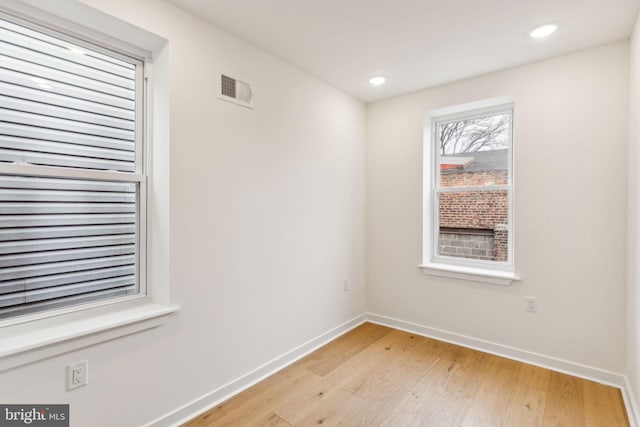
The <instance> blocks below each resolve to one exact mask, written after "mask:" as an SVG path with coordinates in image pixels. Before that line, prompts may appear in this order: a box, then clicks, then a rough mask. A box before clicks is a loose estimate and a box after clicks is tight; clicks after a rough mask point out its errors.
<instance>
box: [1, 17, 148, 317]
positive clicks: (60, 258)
mask: <svg viewBox="0 0 640 427" xmlns="http://www.w3.org/2000/svg"><path fill="white" fill-rule="evenodd" d="M143 66H144V63H143V62H142V61H141V60H138V59H136V58H131V57H128V56H126V55H124V54H122V53H119V52H115V51H110V50H107V49H105V48H103V47H101V46H93V45H91V44H88V43H86V42H83V41H80V40H74V39H73V38H70V37H67V36H65V35H62V34H57V33H56V32H52V31H50V30H47V29H42V28H38V27H34V26H33V25H31V24H25V23H23V22H21V21H18V20H16V19H13V18H9V17H7V16H5V17H2V16H0V319H7V318H13V317H17V316H22V315H26V314H31V313H36V312H42V311H45V310H53V309H60V308H67V307H70V306H75V305H79V304H84V303H88V302H96V301H99V300H106V299H112V298H120V297H126V296H131V295H137V294H141V293H145V280H144V279H145V240H146V239H145V224H146V221H145V215H146V206H145V203H146V177H145V171H144V169H143V166H144V165H143V135H142V134H143V132H142V129H143V127H142V121H143V120H142V117H143V111H142V109H143Z"/></svg>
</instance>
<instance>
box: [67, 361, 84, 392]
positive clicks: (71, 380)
mask: <svg viewBox="0 0 640 427" xmlns="http://www.w3.org/2000/svg"><path fill="white" fill-rule="evenodd" d="M88 383H89V361H88V360H81V361H79V362H75V363H71V364H70V365H67V390H73V389H76V388H78V387H81V386H83V385H87V384H88Z"/></svg>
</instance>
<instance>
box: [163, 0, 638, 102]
mask: <svg viewBox="0 0 640 427" xmlns="http://www.w3.org/2000/svg"><path fill="white" fill-rule="evenodd" d="M171 1H172V2H173V3H174V4H176V5H178V6H180V7H182V8H183V9H185V10H188V11H190V12H192V13H194V14H196V15H199V16H201V17H203V18H204V19H206V20H208V21H209V22H211V23H213V24H215V25H216V26H218V27H220V28H223V29H225V30H227V31H228V32H230V33H232V34H235V35H237V36H239V37H240V38H243V39H245V40H247V41H249V42H250V43H252V44H254V45H256V46H259V47H261V48H263V49H264V50H266V51H269V52H271V53H272V54H274V55H276V56H278V57H280V58H282V59H284V60H285V61H287V62H289V63H291V64H293V65H295V66H297V67H299V68H300V69H302V70H304V71H306V72H308V73H309V74H311V75H313V76H315V77H317V78H319V79H321V80H323V81H325V82H327V83H329V84H331V85H332V86H334V87H337V88H339V89H341V90H343V91H344V92H346V93H348V94H350V95H352V96H354V97H356V98H358V99H360V100H362V101H364V102H371V101H375V100H379V99H382V98H387V97H391V96H395V95H399V94H403V93H407V92H412V91H415V90H418V89H423V88H426V87H430V86H435V85H439V84H443V83H447V82H451V81H455V80H460V79H464V78H467V77H470V76H474V75H478V74H481V73H486V72H490V71H495V70H498V69H502V68H506V67H510V66H513V65H517V64H522V63H526V62H530V61H535V60H539V59H542V58H547V57H551V56H555V55H559V54H562V53H566V52H570V51H574V50H579V49H584V48H588V47H592V46H597V45H601V44H605V43H609V42H612V41H616V40H623V39H628V38H629V35H630V33H631V31H632V28H633V25H634V22H635V20H636V16H637V14H638V10H639V9H640V0H171ZM547 22H554V23H557V24H559V25H560V28H559V30H558V31H557V32H556V33H555V34H553V35H551V36H550V37H548V38H546V39H537V40H535V39H531V38H530V37H529V36H528V32H529V31H530V30H531V29H533V28H534V27H535V26H537V25H539V24H543V23H547ZM376 75H383V76H385V77H387V79H388V80H387V83H385V84H383V85H381V86H378V87H373V86H371V85H370V84H369V83H368V79H369V78H370V77H372V76H376Z"/></svg>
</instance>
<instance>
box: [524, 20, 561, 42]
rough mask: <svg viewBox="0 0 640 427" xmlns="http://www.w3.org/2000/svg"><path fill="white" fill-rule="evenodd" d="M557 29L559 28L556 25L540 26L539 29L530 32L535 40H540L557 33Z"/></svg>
mask: <svg viewBox="0 0 640 427" xmlns="http://www.w3.org/2000/svg"><path fill="white" fill-rule="evenodd" d="M557 29H558V26H557V25H556V24H545V25H540V26H539V27H536V28H534V29H533V30H531V31H529V36H530V37H531V38H534V39H540V38H542V37H547V36H549V35H551V34H553V33H555V32H556V30H557Z"/></svg>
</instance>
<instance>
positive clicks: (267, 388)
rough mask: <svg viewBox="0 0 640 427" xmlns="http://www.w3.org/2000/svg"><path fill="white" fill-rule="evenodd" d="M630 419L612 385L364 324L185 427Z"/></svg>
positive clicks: (519, 426)
mask: <svg viewBox="0 0 640 427" xmlns="http://www.w3.org/2000/svg"><path fill="white" fill-rule="evenodd" d="M317 425H322V426H338V425H339V426H347V427H353V426H363V427H376V426H387V427H405V426H424V427H454V426H455V427H459V426H462V427H482V426H487V427H498V426H501V427H535V426H544V427H546V426H557V427H559V426H563V427H578V426H585V427H628V426H629V422H628V420H627V418H626V413H625V408H624V404H623V402H622V397H621V394H620V391H619V390H618V389H616V388H613V387H609V386H605V385H602V384H598V383H594V382H590V381H586V380H582V379H579V378H575V377H571V376H569V375H565V374H561V373H558V372H553V371H550V370H547V369H543V368H538V367H535V366H531V365H527V364H524V363H520V362H516V361H513V360H509V359H505V358H501V357H498V356H494V355H490V354H487V353H482V352H479V351H475V350H471V349H468V348H465V347H460V346H457V345H453V344H448V343H445V342H441V341H437V340H433V339H429V338H424V337H421V336H417V335H413V334H410V333H407V332H403V331H399V330H394V329H391V328H387V327H383V326H379V325H375V324H371V323H365V324H363V325H361V326H359V327H357V328H355V329H354V330H352V331H350V332H348V333H347V334H345V335H343V336H342V337H340V338H338V339H336V340H334V341H332V342H330V343H329V344H327V345H326V346H324V347H322V348H321V349H318V350H317V351H315V352H313V353H312V354H310V355H308V356H307V357H305V358H303V359H301V360H300V361H298V362H296V363H294V364H292V365H291V366H289V367H287V368H285V369H283V370H282V371H280V372H278V373H276V374H274V375H272V376H271V377H269V378H267V379H265V380H264V381H261V382H260V383H258V384H256V385H255V386H253V387H251V388H249V389H248V390H246V391H244V392H242V393H240V394H238V395H237V396H235V397H233V398H232V399H229V400H228V401H227V402H224V403H222V404H220V405H218V406H216V407H215V408H213V409H211V410H209V411H207V412H206V413H204V414H202V415H200V416H199V417H196V418H195V419H193V420H191V421H190V422H188V423H187V424H185V426H188V427H213V426H242V427H252V426H280V427H283V426H317Z"/></svg>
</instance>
